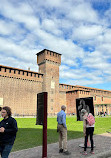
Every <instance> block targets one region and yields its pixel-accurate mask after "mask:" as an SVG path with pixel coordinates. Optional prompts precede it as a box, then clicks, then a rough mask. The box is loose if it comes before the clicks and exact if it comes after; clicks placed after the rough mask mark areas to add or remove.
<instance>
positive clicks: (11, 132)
mask: <svg viewBox="0 0 111 158" xmlns="http://www.w3.org/2000/svg"><path fill="white" fill-rule="evenodd" d="M0 127H4V128H5V131H4V132H3V133H1V132H0V144H12V145H13V143H14V141H15V138H16V133H17V131H18V128H17V122H16V120H15V119H14V118H12V117H9V118H7V119H6V120H5V119H3V120H2V121H1V122H0Z"/></svg>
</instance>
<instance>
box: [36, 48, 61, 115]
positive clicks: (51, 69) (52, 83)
mask: <svg viewBox="0 0 111 158" xmlns="http://www.w3.org/2000/svg"><path fill="white" fill-rule="evenodd" d="M37 64H38V65H39V72H40V73H42V74H44V76H43V89H42V90H43V92H48V114H49V115H50V114H56V113H57V112H58V111H59V110H60V107H59V66H60V64H61V54H59V53H56V52H53V51H50V50H47V49H44V50H42V51H41V52H39V53H37Z"/></svg>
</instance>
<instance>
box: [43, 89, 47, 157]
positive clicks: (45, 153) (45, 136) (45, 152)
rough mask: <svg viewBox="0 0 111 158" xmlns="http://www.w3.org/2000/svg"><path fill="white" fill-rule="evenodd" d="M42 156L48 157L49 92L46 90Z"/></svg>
mask: <svg viewBox="0 0 111 158" xmlns="http://www.w3.org/2000/svg"><path fill="white" fill-rule="evenodd" d="M42 158H47V92H44V122H43V148H42Z"/></svg>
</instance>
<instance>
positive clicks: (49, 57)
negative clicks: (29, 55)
mask: <svg viewBox="0 0 111 158" xmlns="http://www.w3.org/2000/svg"><path fill="white" fill-rule="evenodd" d="M36 55H37V64H38V65H41V64H43V63H44V62H46V61H51V62H53V63H56V64H59V65H60V64H61V54H59V53H56V52H53V51H50V50H47V49H44V50H42V51H41V52H39V53H37V54H36Z"/></svg>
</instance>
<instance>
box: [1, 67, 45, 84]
mask: <svg viewBox="0 0 111 158" xmlns="http://www.w3.org/2000/svg"><path fill="white" fill-rule="evenodd" d="M0 76H3V77H10V78H17V79H23V80H26V79H27V80H33V81H40V82H43V74H41V73H37V72H34V71H30V70H23V69H18V68H13V67H8V66H3V65H0Z"/></svg>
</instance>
